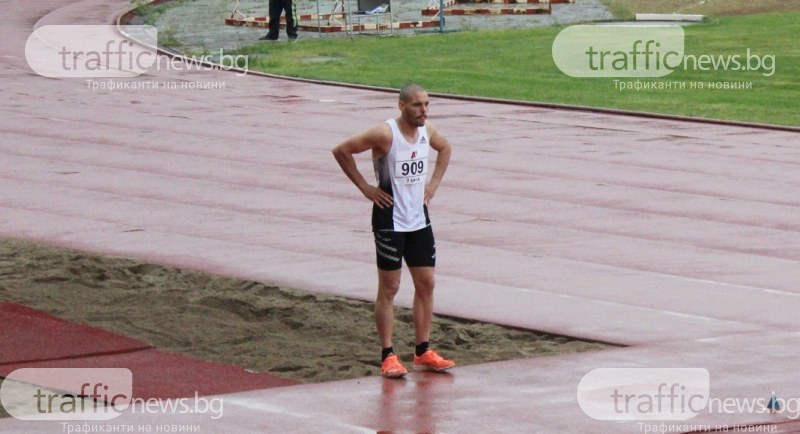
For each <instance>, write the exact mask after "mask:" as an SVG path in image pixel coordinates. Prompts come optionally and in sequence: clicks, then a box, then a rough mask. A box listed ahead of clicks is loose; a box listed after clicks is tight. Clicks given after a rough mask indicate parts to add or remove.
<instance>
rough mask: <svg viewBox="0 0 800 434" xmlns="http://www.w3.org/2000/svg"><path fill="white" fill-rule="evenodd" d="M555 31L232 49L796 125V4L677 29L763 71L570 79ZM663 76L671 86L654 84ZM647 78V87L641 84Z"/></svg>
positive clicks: (694, 45) (449, 83) (350, 68)
mask: <svg viewBox="0 0 800 434" xmlns="http://www.w3.org/2000/svg"><path fill="white" fill-rule="evenodd" d="M621 3H624V2H621ZM791 3H795V2H791ZM795 4H796V3H795ZM618 6H619V5H618ZM626 10H627V11H630V9H626ZM687 12H692V13H694V11H687ZM560 30H562V28H561V27H549V28H533V29H514V30H491V31H486V30H484V31H467V32H456V33H445V34H420V35H416V36H413V37H409V36H397V37H366V36H361V37H355V38H353V39H352V40H351V39H347V38H327V39H326V38H322V39H319V40H317V39H315V40H306V41H301V42H298V43H295V44H285V43H283V44H281V43H278V44H274V43H273V44H264V43H261V44H258V45H254V46H250V47H245V48H242V49H241V50H239V51H238V53H241V54H248V55H249V68H250V69H251V70H257V71H263V72H269V73H274V74H280V75H286V76H292V77H304V78H313V79H322V80H332V81H341V82H347V83H357V84H369V85H377V86H386V87H395V88H397V87H400V86H402V85H403V84H405V83H407V82H410V81H414V82H418V83H420V84H422V85H423V86H425V87H427V88H428V89H430V90H431V91H433V92H437V93H451V94H462V95H470V96H485V97H495V98H508V99H516V100H524V101H536V102H547V103H562V104H576V105H583V106H592V107H608V108H616V109H624V110H636V111H644V112H651V113H663V114H676V115H686V116H696V117H703V118H710V119H730V120H740V121H748V122H761V123H769V124H777V125H792V126H800V114H799V113H798V111H797V110H796V109H795V108H796V102H795V101H797V100H798V98H800V86H798V77H800V46H798V44H797V35H798V33H800V32H799V31H800V10H796V8H795V10H793V11H788V12H782V13H775V12H774V13H765V14H756V15H740V16H719V17H716V18H709V19H707V20H706V22H704V23H702V24H699V25H693V26H688V27H686V28H685V54H687V55H694V56H698V57H699V56H702V55H710V56H714V57H719V56H728V55H738V56H740V57H741V58H742V61H743V62H744V61H746V59H747V58H746V56H747V54H748V50H749V52H750V54H751V55H753V56H760V57H762V58H763V57H764V56H774V59H775V60H774V73H771V74H769V71H767V70H766V69H765V68H762V69H761V70H757V71H733V70H727V71H726V70H719V69H717V70H711V71H708V70H707V71H703V70H694V69H692V68H689V69H678V70H675V71H674V72H672V73H670V74H669V75H667V76H665V77H662V78H656V79H639V81H640V83H641V84H639V85H637V84H636V82H637V79H614V78H573V77H570V76H568V75H566V74H564V73H562V72H561V71H560V70H559V69H558V68H557V67H556V65H555V63H554V62H553V58H552V45H553V40H554V38H555V37H556V35H557V34H558V32H559V31H560ZM615 80H617V81H615ZM647 83H650V84H647ZM667 83H673V85H672V86H673V87H672V88H669V89H665V88H663V87H664V85H666V84H667ZM650 85H655V86H656V88H654V89H641V87H645V86H650ZM701 85H702V88H700V86H701ZM709 85H711V86H709ZM623 86H625V88H624V89H623ZM637 88H638V89H637Z"/></svg>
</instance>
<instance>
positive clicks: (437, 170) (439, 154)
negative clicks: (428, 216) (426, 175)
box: [425, 122, 453, 205]
mask: <svg viewBox="0 0 800 434" xmlns="http://www.w3.org/2000/svg"><path fill="white" fill-rule="evenodd" d="M428 135H429V139H430V142H431V148H433V149H435V150H436V166H434V168H433V173H432V174H431V178H430V180H429V181H428V185H427V186H425V204H426V205H427V204H428V202H429V201H430V200H431V199H433V196H434V195H435V194H436V190H438V189H439V184H440V183H441V182H442V178H443V177H444V172H446V171H447V166H448V165H449V164H450V155H451V154H452V153H453V150H452V147H451V146H450V142H448V141H447V139H446V138H445V137H444V136H443V135H441V134H439V131H438V130H436V128H434V127H433V125H431V124H430V122H429V123H428Z"/></svg>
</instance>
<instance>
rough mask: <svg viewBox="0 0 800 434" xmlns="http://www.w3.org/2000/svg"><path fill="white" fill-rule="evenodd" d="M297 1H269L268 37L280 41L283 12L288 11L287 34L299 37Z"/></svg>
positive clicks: (291, 36)
mask: <svg viewBox="0 0 800 434" xmlns="http://www.w3.org/2000/svg"><path fill="white" fill-rule="evenodd" d="M294 2H295V0H269V32H268V33H267V37H269V38H273V39H278V34H279V33H280V29H281V12H283V11H286V34H287V35H288V36H289V37H290V38H296V37H297V21H298V19H297V11H296V10H295V4H294Z"/></svg>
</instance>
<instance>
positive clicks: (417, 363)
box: [414, 350, 456, 372]
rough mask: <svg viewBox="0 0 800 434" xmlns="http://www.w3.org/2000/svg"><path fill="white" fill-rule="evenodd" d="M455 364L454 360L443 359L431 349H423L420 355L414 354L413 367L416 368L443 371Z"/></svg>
mask: <svg viewBox="0 0 800 434" xmlns="http://www.w3.org/2000/svg"><path fill="white" fill-rule="evenodd" d="M455 365H456V362H454V361H452V360H447V359H445V358H444V357H442V356H440V355H438V354H436V351H433V350H428V351H425V352H424V353H423V354H422V355H421V356H417V355H414V367H415V368H417V369H427V370H429V371H436V372H444V371H446V370H448V369H450V368H452V367H453V366H455Z"/></svg>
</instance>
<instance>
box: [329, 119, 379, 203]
mask: <svg viewBox="0 0 800 434" xmlns="http://www.w3.org/2000/svg"><path fill="white" fill-rule="evenodd" d="M387 128H388V126H383V125H380V126H377V127H373V128H370V129H369V130H367V131H364V132H363V133H360V134H356V135H355V136H353V137H350V138H349V139H347V140H345V141H344V142H342V143H340V144H339V145H337V146H336V147H335V148H333V156H334V158H336V162H337V163H339V166H340V167H341V168H342V171H343V172H344V173H345V175H347V177H348V178H349V179H350V181H352V182H353V184H355V186H356V187H357V188H358V190H359V191H361V193H362V194H363V195H364V197H366V198H367V199H369V200H370V201H372V202H373V203H375V204H376V205H378V207H380V208H385V207H389V206H392V196H391V195H389V194H388V193H386V192H385V191H383V190H381V189H380V188H378V187H375V186H373V185H370V184H369V183H368V182H367V180H366V179H364V176H363V175H362V174H361V172H360V171H359V170H358V166H357V165H356V160H355V158H354V157H353V155H355V154H360V153H362V152H364V151H370V150H371V151H373V152H375V153H376V154H378V155H382V154H385V153H386V150H388V146H391V143H392V142H391V140H392V138H391V130H388V134H389V135H388V146H387V135H386V133H387Z"/></svg>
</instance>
